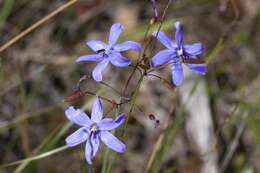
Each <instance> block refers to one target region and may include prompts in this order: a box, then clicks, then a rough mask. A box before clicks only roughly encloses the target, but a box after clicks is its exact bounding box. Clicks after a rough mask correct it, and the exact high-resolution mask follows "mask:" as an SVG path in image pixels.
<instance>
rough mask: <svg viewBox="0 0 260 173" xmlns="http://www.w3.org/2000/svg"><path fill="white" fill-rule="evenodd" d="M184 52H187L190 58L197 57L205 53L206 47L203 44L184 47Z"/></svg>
mask: <svg viewBox="0 0 260 173" xmlns="http://www.w3.org/2000/svg"><path fill="white" fill-rule="evenodd" d="M184 51H185V52H187V53H188V54H189V55H190V56H197V55H199V54H202V53H203V51H204V46H203V44H202V43H194V44H190V45H184Z"/></svg>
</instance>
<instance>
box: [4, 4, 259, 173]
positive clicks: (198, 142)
mask: <svg viewBox="0 0 260 173" xmlns="http://www.w3.org/2000/svg"><path fill="white" fill-rule="evenodd" d="M67 2H68V1H66V0H37V1H32V0H0V34H1V37H0V45H4V44H5V43H6V42H8V41H9V40H10V39H12V38H13V37H14V36H16V35H17V34H19V33H20V32H22V31H23V30H25V29H26V28H28V27H30V26H31V25H32V24H33V23H35V22H37V21H39V20H40V19H41V18H42V17H44V16H46V15H47V14H49V13H50V12H52V11H54V10H55V9H57V8H58V7H60V6H62V5H63V4H65V3H67ZM167 2H168V0H158V1H157V8H158V12H159V15H160V16H161V15H162V13H163V11H164V9H165V7H166V5H167ZM153 15H154V12H153V9H152V6H151V2H150V1H149V0H78V2H76V3H75V4H74V5H73V6H71V7H69V8H67V9H65V10H63V11H62V12H61V13H60V14H58V15H57V16H55V17H53V18H52V19H50V20H48V21H47V22H46V23H44V24H43V25H41V26H40V27H38V28H37V29H35V30H34V31H33V32H31V33H30V34H28V35H26V36H25V37H23V38H22V39H20V40H19V41H17V42H16V43H15V44H13V45H12V46H10V47H9V48H8V49H6V50H4V51H3V52H1V53H0V155H1V157H0V167H1V168H0V172H1V173H2V172H3V173H9V172H16V173H18V172H25V173H46V172H48V173H57V172H63V173H67V172H68V173H69V172H70V173H71V172H80V173H81V172H87V171H90V168H89V167H88V166H87V164H85V163H84V145H80V146H77V147H74V148H71V149H67V148H65V149H63V148H62V146H64V145H65V141H64V139H65V137H66V136H68V135H69V134H70V133H72V132H73V131H74V130H76V129H77V128H78V127H77V126H76V125H72V124H71V123H69V121H68V120H67V119H66V117H65V115H64V110H65V109H66V107H68V106H69V105H74V106H76V107H78V108H80V107H81V108H82V109H84V110H85V111H86V112H87V113H88V114H89V112H90V109H91V106H92V103H93V100H94V97H93V96H90V95H86V96H85V97H83V98H80V99H79V100H76V101H75V102H73V103H66V102H64V101H63V99H64V98H65V97H66V96H68V95H71V94H72V93H73V92H74V91H75V88H76V84H77V82H78V80H79V79H80V77H81V76H82V75H84V74H91V71H92V69H93V67H94V66H95V63H82V64H80V65H77V64H75V63H74V61H75V60H76V58H77V57H79V56H80V55H84V54H89V53H91V50H90V49H89V48H88V47H87V46H86V44H85V43H86V40H88V39H93V38H95V39H100V40H103V41H105V42H106V41H107V39H108V34H109V29H110V26H111V25H112V24H113V23H116V22H120V23H122V24H123V25H124V26H125V31H124V33H123V34H122V35H121V37H120V41H123V40H135V41H139V42H141V43H143V44H145V39H144V35H145V30H146V28H147V26H148V25H149V21H150V19H151V17H152V16H153ZM176 20H179V21H181V22H182V23H183V25H184V35H185V42H186V43H194V42H198V41H199V42H203V43H204V44H205V47H206V49H205V53H204V55H203V56H201V58H202V59H205V60H206V61H207V62H208V73H207V75H206V76H198V75H194V74H191V73H190V71H189V70H185V77H186V81H185V82H184V84H183V85H182V86H181V87H180V88H177V89H174V90H172V89H169V87H168V88H167V87H165V85H164V84H163V83H161V82H160V80H158V79H156V78H153V77H146V78H145V80H144V81H143V83H142V85H141V88H140V92H139V93H138V96H137V105H138V106H136V107H135V108H134V110H133V114H132V117H131V119H130V122H129V124H128V127H127V131H126V135H125V137H124V138H122V140H123V141H124V143H126V145H127V152H126V153H125V154H123V155H118V154H114V152H112V151H111V152H110V151H108V150H107V149H106V148H105V147H104V145H103V146H102V148H101V150H100V151H99V152H98V154H97V156H96V158H95V162H94V165H93V167H92V168H91V170H92V172H101V171H104V170H103V169H104V168H103V167H104V161H108V162H109V164H108V165H110V166H111V165H112V166H111V169H110V171H105V172H114V173H121V172H122V173H132V172H133V173H142V172H154V173H155V172H163V173H171V172H178V173H197V172H198V173H199V172H202V173H211V172H212V173H215V172H216V173H217V172H223V173H224V172H225V173H233V172H234V173H240V172H242V173H257V172H260V145H259V144H260V114H259V113H260V107H259V105H260V92H259V91H260V75H259V67H260V49H259V48H260V47H259V45H260V1H259V0H196V1H194V0H173V1H172V3H171V4H170V6H169V8H168V10H167V13H166V17H165V21H164V23H163V28H162V29H163V30H164V31H165V32H167V33H168V35H169V36H171V37H172V38H173V36H174V32H175V30H174V28H173V24H174V22H175V21H176ZM155 46H156V50H157V51H158V50H160V49H162V48H163V47H162V45H161V44H160V43H156V44H155ZM147 52H148V54H147V55H148V56H151V55H153V54H154V53H155V51H152V50H149V49H148V50H147ZM124 55H125V56H127V57H131V58H132V59H133V62H134V63H135V62H136V59H137V58H138V54H136V53H134V52H131V51H129V52H125V54H124ZM132 70H133V69H132V68H131V67H129V68H124V69H122V68H115V67H112V66H110V67H109V68H108V69H107V71H106V72H105V73H104V75H103V80H104V81H105V82H106V83H108V84H110V85H111V86H113V87H114V88H115V89H117V90H119V91H120V90H121V89H122V88H123V87H124V84H125V83H126V81H127V79H128V77H129V75H130V73H131V71H132ZM153 73H154V74H156V75H160V76H163V77H164V78H165V79H168V80H169V81H170V80H171V73H170V68H164V69H160V70H157V71H155V72H153ZM138 77H139V74H138V72H136V73H135V75H134V78H133V80H132V81H131V83H130V84H129V87H128V90H127V93H126V94H127V96H129V97H130V96H131V93H132V90H133V88H135V86H136V83H137V80H138ZM82 89H84V90H87V91H91V92H95V93H98V94H100V95H102V96H105V97H108V98H111V99H114V100H119V98H120V97H119V96H118V95H117V94H116V93H114V92H113V91H111V89H109V88H107V87H105V86H103V85H97V84H96V83H95V82H93V81H91V80H88V81H87V82H84V83H83V85H82ZM104 104H105V108H106V113H107V115H108V117H109V116H111V117H112V116H113V115H114V113H115V110H112V106H111V104H109V103H107V102H104ZM129 108H130V105H129V104H125V105H123V106H122V107H121V108H120V109H121V111H122V112H126V113H128V112H129ZM149 114H153V115H155V117H156V118H157V119H158V120H159V121H160V125H159V126H158V127H156V128H155V127H154V122H153V121H152V120H151V119H150V118H149ZM57 149H58V150H57ZM59 149H60V150H59ZM53 151H54V153H53ZM41 153H46V156H44V157H42V158H35V160H34V161H28V160H23V161H22V162H20V163H19V164H18V165H15V166H9V167H5V168H3V166H4V165H5V164H6V163H11V162H14V161H17V160H21V159H25V158H31V157H33V156H38V155H39V154H41ZM112 163H113V164H112Z"/></svg>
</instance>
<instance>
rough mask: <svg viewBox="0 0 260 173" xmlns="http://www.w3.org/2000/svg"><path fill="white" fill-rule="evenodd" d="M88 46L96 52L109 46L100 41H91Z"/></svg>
mask: <svg viewBox="0 0 260 173" xmlns="http://www.w3.org/2000/svg"><path fill="white" fill-rule="evenodd" d="M87 45H88V47H90V48H91V49H92V50H93V51H95V52H97V51H99V50H102V49H106V48H107V44H106V43H104V42H102V41H99V40H90V41H88V42H87Z"/></svg>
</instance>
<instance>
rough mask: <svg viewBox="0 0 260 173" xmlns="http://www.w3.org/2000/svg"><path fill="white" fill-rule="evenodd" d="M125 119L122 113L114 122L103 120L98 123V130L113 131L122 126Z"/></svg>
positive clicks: (109, 119)
mask: <svg viewBox="0 0 260 173" xmlns="http://www.w3.org/2000/svg"><path fill="white" fill-rule="evenodd" d="M125 119H126V116H125V114H124V113H122V114H120V115H119V116H118V117H117V118H116V119H115V120H113V119H111V118H105V119H103V120H101V121H100V122H99V123H98V127H99V130H113V129H115V128H117V127H119V126H120V125H121V124H123V122H124V121H125Z"/></svg>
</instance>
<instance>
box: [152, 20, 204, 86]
mask: <svg viewBox="0 0 260 173" xmlns="http://www.w3.org/2000/svg"><path fill="white" fill-rule="evenodd" d="M175 28H176V33H175V41H176V42H174V41H172V40H171V39H170V38H169V37H168V36H167V35H166V34H165V33H164V32H159V33H158V35H157V32H156V33H153V35H154V36H156V35H157V39H158V40H159V41H160V42H161V43H162V44H163V45H164V46H165V47H166V48H167V49H164V50H162V51H159V52H158V53H157V54H156V55H155V56H154V57H153V58H152V62H151V66H153V67H156V66H159V65H163V64H165V63H168V62H169V63H171V70H172V81H173V83H174V84H175V85H176V86H180V85H181V84H182V82H183V79H184V74H183V68H182V59H183V58H186V59H196V57H197V55H200V54H202V53H203V51H204V46H203V45H202V43H194V44H184V42H183V33H182V28H181V24H180V22H176V23H175ZM185 64H186V65H187V66H188V67H189V68H190V69H191V70H192V71H194V72H195V73H198V74H200V75H204V74H206V71H207V67H206V64H205V63H202V64H188V63H185Z"/></svg>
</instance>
